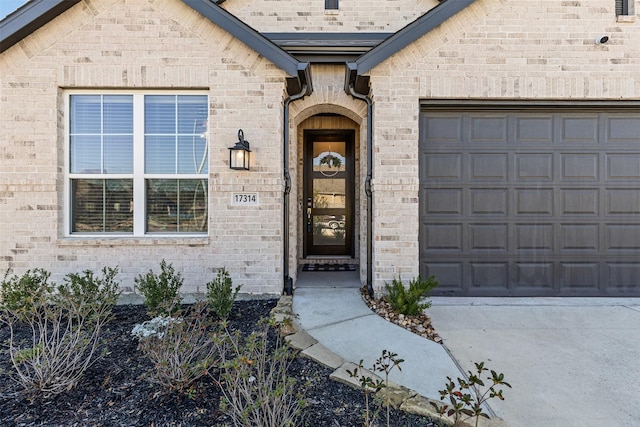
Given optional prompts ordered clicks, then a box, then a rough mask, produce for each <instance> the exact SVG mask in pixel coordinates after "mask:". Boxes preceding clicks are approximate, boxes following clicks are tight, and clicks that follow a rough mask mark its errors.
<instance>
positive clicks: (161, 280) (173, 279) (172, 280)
mask: <svg viewBox="0 0 640 427" xmlns="http://www.w3.org/2000/svg"><path fill="white" fill-rule="evenodd" d="M160 270H161V273H160V274H159V275H156V274H155V273H154V272H153V270H149V272H148V273H147V274H145V275H144V276H143V275H138V276H137V277H136V278H135V279H134V281H135V283H136V289H137V290H138V292H140V293H141V294H142V296H143V297H144V305H145V306H146V307H147V312H148V313H149V315H151V316H155V315H158V314H171V312H172V311H174V310H176V309H177V308H178V306H179V305H180V301H181V298H180V297H179V296H178V290H179V289H180V287H182V276H181V275H180V273H176V272H175V270H174V269H173V266H172V265H171V264H167V263H166V261H165V260H162V262H161V263H160Z"/></svg>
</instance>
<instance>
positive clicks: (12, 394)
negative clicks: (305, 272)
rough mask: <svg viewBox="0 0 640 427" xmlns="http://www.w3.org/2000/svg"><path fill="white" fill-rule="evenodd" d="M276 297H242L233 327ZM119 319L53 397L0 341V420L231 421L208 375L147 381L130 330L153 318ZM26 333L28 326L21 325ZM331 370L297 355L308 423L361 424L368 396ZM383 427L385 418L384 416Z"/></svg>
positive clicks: (1, 330) (405, 421) (130, 311)
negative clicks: (182, 385)
mask: <svg viewBox="0 0 640 427" xmlns="http://www.w3.org/2000/svg"><path fill="white" fill-rule="evenodd" d="M276 303H277V301H276V300H248V301H237V302H236V303H235V305H234V309H233V312H232V314H231V316H230V319H229V320H230V321H229V327H230V328H231V329H235V330H238V331H241V332H242V334H249V333H250V332H251V331H252V330H255V329H256V328H257V323H258V321H259V319H261V318H264V317H267V316H268V315H269V311H270V310H271V309H272V308H273V307H274V306H275V305H276ZM114 315H115V317H114V319H113V320H112V321H111V322H110V323H109V324H108V326H107V328H106V330H105V331H104V334H103V337H104V338H105V340H106V344H105V347H104V349H103V351H104V352H103V356H102V357H100V358H99V359H97V361H96V363H94V364H93V365H92V366H91V368H90V369H89V371H88V372H86V373H85V375H84V377H83V379H82V380H81V382H80V383H79V384H78V385H77V386H76V387H75V388H73V389H72V390H68V391H65V392H63V393H61V394H59V395H57V396H54V397H51V398H47V399H44V398H41V397H38V396H35V397H30V396H27V395H25V394H24V393H23V392H22V391H21V389H20V387H19V386H18V384H17V383H15V382H14V381H11V380H10V378H9V375H8V374H9V373H11V371H12V369H13V368H12V366H11V363H10V360H9V355H8V353H7V351H6V346H5V345H2V347H0V373H1V374H0V378H1V381H0V425H1V426H3V427H10V426H25V427H26V426H52V427H55V426H65V427H67V426H71V427H73V426H127V427H133V426H181V427H188V426H226V425H231V424H230V420H229V418H228V417H227V416H226V415H225V414H224V413H223V412H221V411H220V409H219V402H220V390H219V388H218V386H217V385H216V384H215V383H214V382H213V380H212V379H211V378H209V377H205V378H203V379H201V380H200V381H199V382H198V383H197V386H196V388H195V389H194V392H193V393H192V394H191V395H189V396H185V395H180V394H177V393H175V392H167V391H165V390H163V389H162V388H161V387H160V386H158V385H154V384H152V383H150V382H149V381H147V380H146V379H144V375H145V373H146V372H148V371H149V370H151V369H153V366H152V365H151V363H150V362H149V361H148V360H147V359H146V358H145V357H144V356H143V355H142V353H141V352H140V351H139V350H138V348H137V339H136V338H134V337H133V336H132V335H131V329H132V328H133V326H134V325H135V324H137V323H141V322H143V321H145V320H148V319H149V317H148V316H147V315H146V312H145V310H144V307H143V306H140V305H123V306H117V307H115V308H114ZM24 332H27V331H24ZM8 336H9V330H8V327H7V326H6V325H4V324H0V343H1V344H5V342H6V340H7V338H8ZM331 372H332V371H331V370H330V369H327V368H325V367H323V366H321V365H319V364H317V363H315V362H313V361H311V360H309V359H305V358H302V357H297V358H296V359H295V361H294V363H293V365H292V366H291V370H290V375H291V376H292V377H294V378H296V379H297V380H299V384H304V383H307V382H308V384H309V385H308V387H307V388H306V389H305V397H306V399H307V401H308V407H307V408H306V411H305V414H306V418H305V419H306V423H305V425H310V426H311V425H312V426H314V427H323V426H327V427H329V426H331V427H341V426H346V427H349V426H354V427H356V426H362V425H363V414H364V408H365V399H364V394H363V393H362V392H361V391H359V390H356V389H353V388H350V387H348V386H345V385H343V384H340V383H337V382H334V381H332V380H330V379H329V374H330V373H331ZM380 421H381V423H380V425H386V419H383V417H382V416H381V417H380ZM390 425H392V426H407V427H410V426H421V427H422V426H430V427H431V426H436V425H437V424H436V423H433V422H431V421H429V420H425V419H424V418H422V417H418V416H415V415H411V414H406V413H404V412H401V411H395V410H394V411H392V416H391V421H390Z"/></svg>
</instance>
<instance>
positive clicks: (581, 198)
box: [560, 188, 600, 217]
mask: <svg viewBox="0 0 640 427" xmlns="http://www.w3.org/2000/svg"><path fill="white" fill-rule="evenodd" d="M599 194H600V190H599V189H597V188H562V189H560V200H561V205H560V206H561V209H562V211H561V215H581V216H594V217H595V216H598V215H599V209H598V208H599V206H600V201H599Z"/></svg>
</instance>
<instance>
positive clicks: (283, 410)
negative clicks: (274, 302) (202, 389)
mask: <svg viewBox="0 0 640 427" xmlns="http://www.w3.org/2000/svg"><path fill="white" fill-rule="evenodd" d="M262 325H263V327H262V329H261V330H259V331H257V332H253V333H252V334H251V335H249V336H248V337H247V338H246V340H243V339H242V338H241V337H240V335H239V334H237V333H235V334H231V333H228V337H229V340H228V343H229V346H230V350H231V355H232V356H233V357H232V358H231V359H229V360H228V361H227V362H226V363H225V364H224V367H223V372H222V381H218V385H219V386H220V389H221V391H222V394H223V398H222V399H221V409H222V410H223V411H225V412H227V413H228V415H229V416H230V418H231V420H232V421H233V425H234V426H238V427H244V426H255V427H271V426H278V427H280V426H282V427H294V426H299V425H304V423H303V418H304V408H305V407H306V405H307V402H306V400H305V399H304V391H303V389H304V387H300V386H299V385H298V384H297V381H296V380H295V378H292V377H290V376H289V375H288V374H287V372H288V370H289V367H290V366H291V363H292V362H293V360H294V359H295V357H296V354H295V353H294V352H293V351H292V350H291V349H290V348H289V347H287V346H286V345H284V343H283V341H282V339H281V338H280V336H279V335H278V334H277V333H276V332H275V330H274V329H275V327H277V324H276V322H275V321H272V320H270V321H264V322H262ZM270 339H275V347H274V349H273V351H269V348H270V346H269V342H270Z"/></svg>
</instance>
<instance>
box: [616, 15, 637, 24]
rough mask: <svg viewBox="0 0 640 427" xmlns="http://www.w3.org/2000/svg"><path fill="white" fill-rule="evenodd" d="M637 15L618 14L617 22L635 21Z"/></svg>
mask: <svg viewBox="0 0 640 427" xmlns="http://www.w3.org/2000/svg"><path fill="white" fill-rule="evenodd" d="M637 19H638V17H637V16H636V15H618V18H617V22H620V23H627V24H632V23H634V22H636V20H637Z"/></svg>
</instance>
